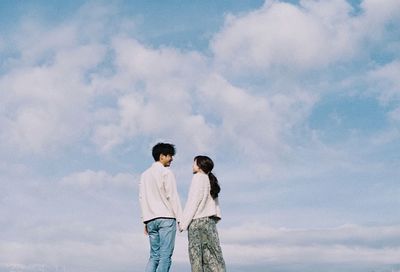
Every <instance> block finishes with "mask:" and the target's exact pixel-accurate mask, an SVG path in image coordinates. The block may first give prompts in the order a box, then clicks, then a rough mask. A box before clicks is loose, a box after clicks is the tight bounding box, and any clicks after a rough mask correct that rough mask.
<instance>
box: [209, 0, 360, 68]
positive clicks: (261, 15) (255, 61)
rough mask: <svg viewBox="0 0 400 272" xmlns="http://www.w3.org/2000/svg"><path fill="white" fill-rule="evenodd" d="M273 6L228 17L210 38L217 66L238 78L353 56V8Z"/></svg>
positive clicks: (341, 5) (306, 3) (335, 5)
mask: <svg viewBox="0 0 400 272" xmlns="http://www.w3.org/2000/svg"><path fill="white" fill-rule="evenodd" d="M301 4H302V6H301V7H298V6H295V5H291V4H287V3H281V2H272V3H270V4H265V5H264V7H263V8H261V9H259V10H256V11H254V12H251V13H249V14H245V15H243V16H240V17H233V16H230V17H228V19H227V20H226V22H225V26H224V28H223V29H222V30H221V31H220V32H219V33H218V34H217V35H216V36H215V37H214V40H213V43H212V49H213V52H214V54H215V59H216V64H217V66H218V67H221V68H222V69H223V70H224V71H231V72H234V73H237V74H240V73H243V72H246V73H254V72H258V73H259V72H261V73H262V74H265V73H266V71H268V69H269V68H271V67H274V66H278V67H280V66H282V67H285V68H286V69H287V70H288V71H291V70H296V71H297V70H301V69H317V68H320V67H323V66H325V65H327V64H330V63H333V62H335V61H338V60H343V59H344V58H345V57H349V56H351V55H352V54H354V50H355V48H354V43H355V41H357V34H355V33H354V31H352V27H353V26H352V22H351V19H350V16H349V12H350V11H351V7H350V5H349V4H348V3H346V2H345V1H344V0H338V1H330V2H329V3H327V2H326V1H302V2H301Z"/></svg>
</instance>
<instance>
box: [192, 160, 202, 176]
mask: <svg viewBox="0 0 400 272" xmlns="http://www.w3.org/2000/svg"><path fill="white" fill-rule="evenodd" d="M192 168H193V174H196V173H198V172H200V171H201V169H200V167H199V166H198V165H197V161H196V160H195V161H194V162H193V166H192Z"/></svg>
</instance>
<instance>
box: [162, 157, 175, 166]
mask: <svg viewBox="0 0 400 272" xmlns="http://www.w3.org/2000/svg"><path fill="white" fill-rule="evenodd" d="M173 160H174V158H173V157H172V156H171V155H164V154H161V155H160V162H161V164H162V165H164V166H165V167H169V166H170V165H171V162H172V161H173Z"/></svg>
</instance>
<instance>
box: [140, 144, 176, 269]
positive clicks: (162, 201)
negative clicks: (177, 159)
mask: <svg viewBox="0 0 400 272" xmlns="http://www.w3.org/2000/svg"><path fill="white" fill-rule="evenodd" d="M152 155H153V158H154V161H155V162H154V163H153V164H152V165H151V167H150V168H149V169H147V170H146V171H145V172H143V174H142V176H141V178H140V183H139V202H140V207H141V210H142V220H143V223H144V224H145V227H144V232H145V234H146V235H148V236H149V241H150V258H149V261H148V263H147V266H146V272H168V271H169V268H170V266H171V257H172V253H173V251H174V245H175V235H176V223H177V222H176V221H178V223H179V222H180V217H181V214H182V207H181V203H180V200H179V195H178V191H177V188H176V181H175V176H174V174H173V173H172V171H171V170H170V169H169V168H168V167H169V166H170V165H171V162H172V160H173V156H174V155H175V147H174V145H172V144H168V143H158V144H156V145H155V146H154V147H153V150H152Z"/></svg>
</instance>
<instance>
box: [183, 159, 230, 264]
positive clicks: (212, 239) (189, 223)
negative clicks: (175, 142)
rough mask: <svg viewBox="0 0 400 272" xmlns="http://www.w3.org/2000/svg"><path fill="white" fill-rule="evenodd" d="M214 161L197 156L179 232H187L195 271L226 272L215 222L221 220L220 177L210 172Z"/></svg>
mask: <svg viewBox="0 0 400 272" xmlns="http://www.w3.org/2000/svg"><path fill="white" fill-rule="evenodd" d="M213 168H214V163H213V161H212V160H211V159H210V158H209V157H207V156H197V157H195V158H194V162H193V174H194V175H193V179H192V184H191V185H190V190H189V196H188V200H187V203H186V206H185V209H184V212H183V217H182V220H181V222H180V230H181V231H183V230H186V229H188V238H189V258H190V264H191V266H192V272H203V271H207V272H208V271H210V272H225V262H224V258H223V257H222V251H221V246H220V244H219V238H218V232H217V228H216V223H217V222H218V221H219V220H220V219H221V212H220V209H219V204H218V194H219V192H220V190H221V188H220V186H219V184H218V180H217V178H216V177H215V176H214V174H213V173H211V170H212V169H213Z"/></svg>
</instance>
